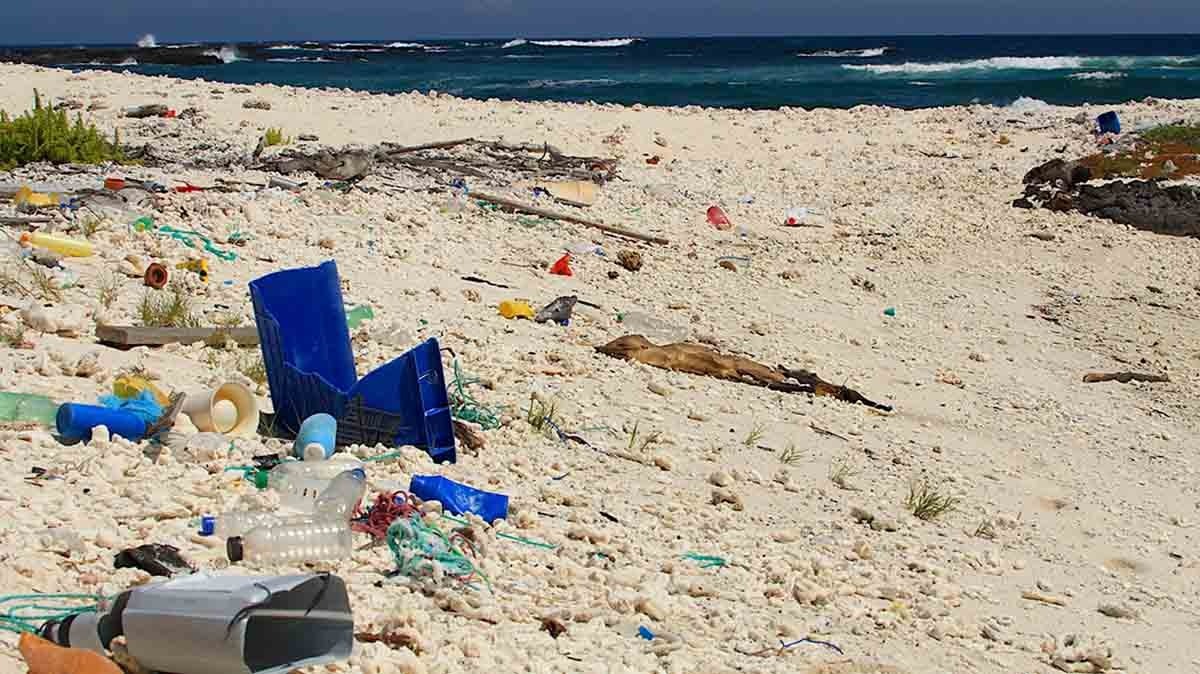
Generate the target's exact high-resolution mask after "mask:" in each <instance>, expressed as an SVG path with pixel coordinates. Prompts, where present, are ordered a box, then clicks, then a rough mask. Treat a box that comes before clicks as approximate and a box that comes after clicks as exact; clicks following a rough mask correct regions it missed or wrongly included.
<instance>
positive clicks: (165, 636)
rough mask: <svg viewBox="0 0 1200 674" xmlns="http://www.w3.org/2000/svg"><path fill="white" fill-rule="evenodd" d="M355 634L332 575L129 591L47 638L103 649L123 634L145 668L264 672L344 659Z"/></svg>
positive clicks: (218, 579) (198, 577)
mask: <svg viewBox="0 0 1200 674" xmlns="http://www.w3.org/2000/svg"><path fill="white" fill-rule="evenodd" d="M353 632H354V617H353V615H352V614H351V611H350V600H349V597H348V596H347V593H346V584H345V581H343V580H342V579H341V578H340V577H338V576H335V575H332V574H303V575H300V574H298V575H287V576H237V575H229V576H224V575H213V574H209V573H197V574H192V575H188V576H182V577H179V578H174V579H171V580H167V581H164V582H162V583H156V584H151V585H143V586H138V587H134V588H131V589H129V590H126V591H125V592H122V593H121V594H120V595H118V596H117V597H115V598H114V599H113V600H112V601H111V602H109V601H105V602H104V603H103V604H102V605H101V606H99V607H97V609H95V610H93V611H91V612H84V613H74V614H71V615H68V616H66V617H64V618H62V619H56V620H51V621H50V622H48V623H47V624H46V625H45V626H43V628H42V629H41V635H42V636H43V637H45V638H46V639H48V640H49V641H51V642H54V643H56V644H59V645H72V646H77V647H79V648H85V649H87V650H89V651H93V652H95V653H98V654H101V655H103V654H105V652H106V651H108V650H115V649H114V646H116V645H117V644H118V639H123V643H124V647H125V649H126V650H127V651H128V654H129V656H131V657H132V658H133V659H134V660H136V661H137V663H138V664H139V665H140V666H141V667H143V668H145V669H146V670H150V671H162V672H183V673H185V674H229V673H230V672H245V673H248V674H266V673H268V672H271V673H274V672H286V671H291V670H292V669H295V668H303V667H310V666H311V667H318V666H320V665H324V664H329V663H334V662H338V661H344V660H347V659H348V658H349V657H350V652H351V649H352V647H353V641H354V636H353ZM269 635H286V636H285V637H279V636H269ZM72 674H74V673H72Z"/></svg>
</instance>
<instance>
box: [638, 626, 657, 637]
mask: <svg viewBox="0 0 1200 674" xmlns="http://www.w3.org/2000/svg"><path fill="white" fill-rule="evenodd" d="M638 636H639V637H641V638H643V639H645V640H646V641H653V640H654V632H651V631H650V628H648V627H646V626H645V625H639V626H638Z"/></svg>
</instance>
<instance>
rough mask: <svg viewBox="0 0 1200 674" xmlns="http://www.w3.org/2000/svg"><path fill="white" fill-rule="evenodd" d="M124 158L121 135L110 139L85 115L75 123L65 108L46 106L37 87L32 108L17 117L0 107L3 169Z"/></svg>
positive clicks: (0, 150) (77, 116) (0, 143)
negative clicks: (44, 162) (41, 163)
mask: <svg viewBox="0 0 1200 674" xmlns="http://www.w3.org/2000/svg"><path fill="white" fill-rule="evenodd" d="M124 159H125V156H124V154H122V152H121V141H120V137H119V136H118V135H116V134H115V133H114V135H113V139H112V141H111V142H110V141H109V140H108V139H107V138H105V137H104V135H103V134H101V133H100V131H98V130H97V129H96V127H95V125H92V124H84V123H83V116H82V115H76V117H75V123H74V124H71V121H70V119H69V118H68V117H67V111H66V110H65V109H63V108H55V107H54V106H53V105H42V97H41V95H40V94H38V92H37V90H36V89H35V90H34V92H33V109H32V110H29V111H26V112H25V113H24V114H22V115H21V116H20V117H17V118H15V119H10V118H9V116H8V114H7V113H5V112H4V111H3V110H0V170H4V171H6V170H10V169H12V168H15V167H17V166H24V165H25V164H31V163H34V162H42V161H47V162H51V163H54V164H67V163H77V164H101V163H104V162H109V161H123V160H124Z"/></svg>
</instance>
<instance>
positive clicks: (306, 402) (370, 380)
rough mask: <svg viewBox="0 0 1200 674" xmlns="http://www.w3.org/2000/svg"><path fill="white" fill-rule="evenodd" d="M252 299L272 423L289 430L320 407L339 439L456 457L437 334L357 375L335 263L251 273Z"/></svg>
mask: <svg viewBox="0 0 1200 674" xmlns="http://www.w3.org/2000/svg"><path fill="white" fill-rule="evenodd" d="M250 299H251V300H252V301H253V303H254V319H255V321H256V322H257V323H258V338H259V341H260V343H261V344H262V354H263V361H264V363H265V364H266V367H267V381H268V383H269V384H270V386H271V402H272V403H273V404H274V406H275V422H276V427H277V428H280V429H281V430H284V431H286V432H287V433H290V434H292V435H295V434H297V433H298V432H299V431H300V425H301V424H302V423H303V422H304V420H305V419H307V418H308V417H310V416H312V415H314V414H317V413H320V412H324V413H326V414H329V415H331V416H333V418H334V419H337V443H338V445H351V444H362V445H375V444H378V443H383V444H385V445H390V446H396V445H415V446H418V447H424V448H425V450H426V451H427V452H429V454H430V456H432V457H433V459H434V461H436V462H439V463H440V462H443V461H450V462H453V461H454V460H455V454H454V426H453V424H452V420H451V417H450V401H449V399H448V397H447V394H446V378H445V374H444V373H443V372H442V357H441V353H440V349H439V348H438V343H437V340H436V339H429V340H427V341H425V342H424V343H422V344H419V345H418V346H416V347H415V348H413V349H412V350H410V351H408V352H407V353H405V354H404V355H402V356H400V357H399V358H396V359H395V360H393V361H391V362H389V363H387V364H385V365H382V366H380V367H378V368H376V369H375V370H373V371H372V372H370V373H368V374H367V375H366V376H365V377H363V378H362V379H358V375H357V373H356V372H355V369H354V353H353V352H352V351H351V349H350V330H349V328H347V327H346V312H345V309H344V305H343V303H342V289H341V281H340V279H339V278H338V272H337V265H336V264H335V263H334V262H332V261H330V262H325V263H324V264H321V265H319V266H316V267H303V268H300V269H289V270H285V271H280V272H275V273H273V274H268V275H266V276H263V277H262V278H259V279H255V280H254V281H251V282H250Z"/></svg>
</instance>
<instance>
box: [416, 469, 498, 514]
mask: <svg viewBox="0 0 1200 674" xmlns="http://www.w3.org/2000/svg"><path fill="white" fill-rule="evenodd" d="M408 491H409V492H411V493H412V495H413V496H416V497H417V498H419V499H421V500H422V501H440V502H441V504H442V507H443V508H445V510H446V512H448V513H450V514H451V515H461V514H463V513H472V514H474V515H478V516H479V517H480V518H482V519H483V521H485V522H489V523H490V522H494V521H495V520H501V519H504V518H505V517H508V496H507V495H505V494H494V493H492V492H490V491H483V490H482V489H476V488H474V487H469V486H467V485H465V484H461V483H458V482H455V481H454V480H451V479H449V478H445V477H442V476H441V475H413V476H412V482H411V483H410V484H409V486H408Z"/></svg>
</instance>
